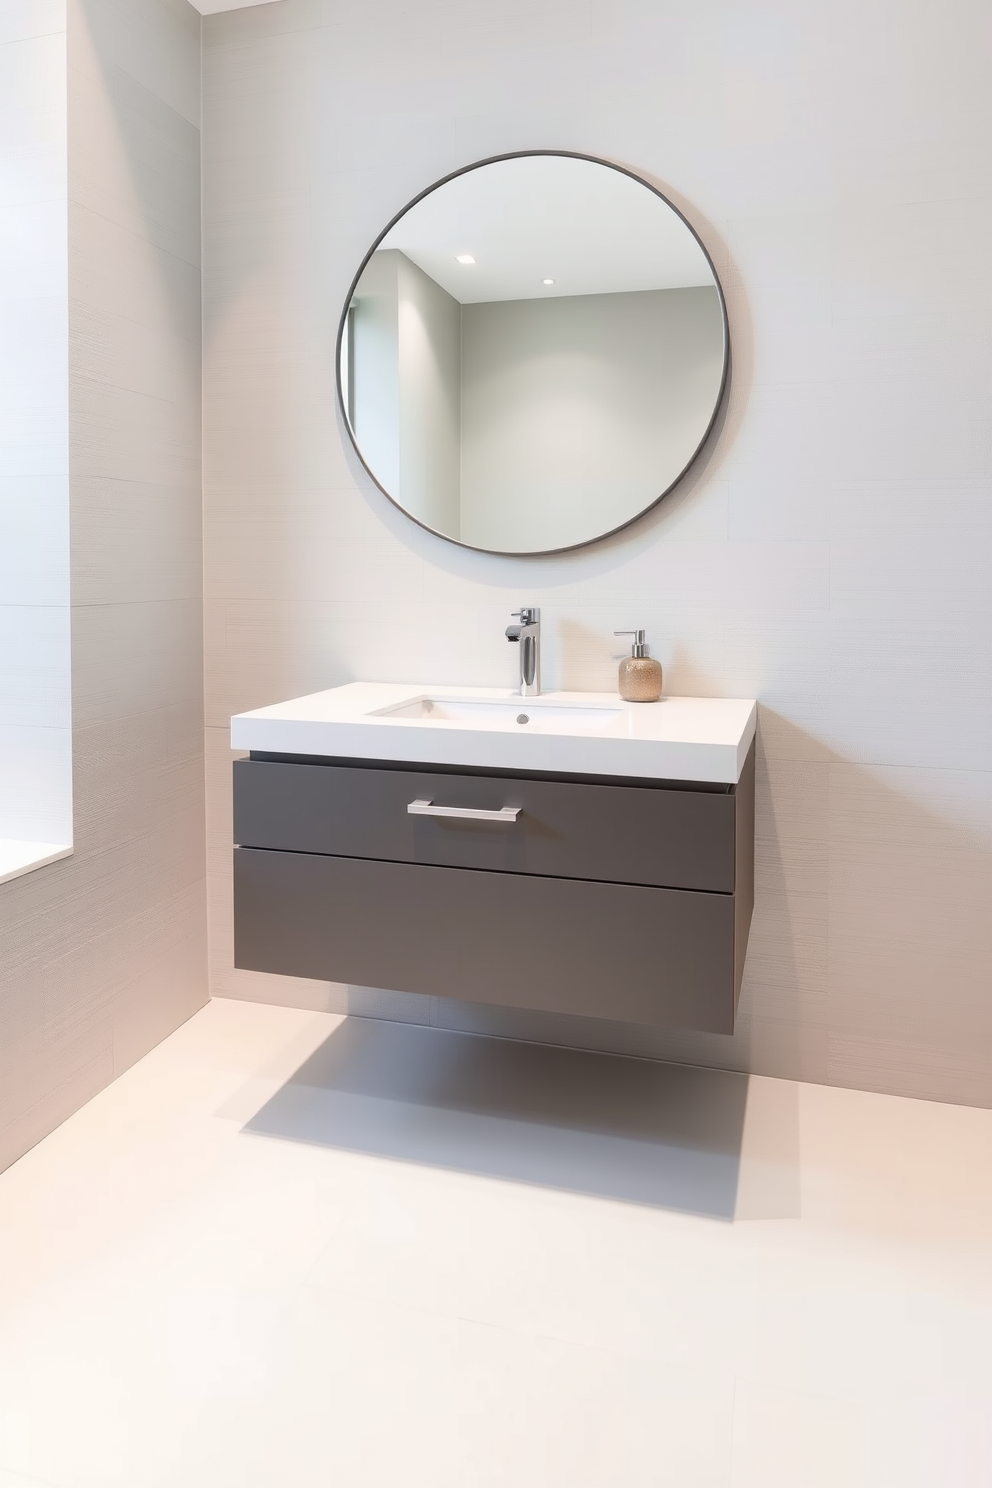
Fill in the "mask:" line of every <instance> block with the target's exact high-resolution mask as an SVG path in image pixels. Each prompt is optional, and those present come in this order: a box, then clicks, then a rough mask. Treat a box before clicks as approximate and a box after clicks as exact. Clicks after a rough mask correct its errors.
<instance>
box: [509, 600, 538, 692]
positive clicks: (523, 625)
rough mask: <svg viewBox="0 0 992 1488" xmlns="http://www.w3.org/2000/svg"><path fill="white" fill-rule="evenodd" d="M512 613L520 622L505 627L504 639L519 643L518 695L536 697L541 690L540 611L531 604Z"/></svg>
mask: <svg viewBox="0 0 992 1488" xmlns="http://www.w3.org/2000/svg"><path fill="white" fill-rule="evenodd" d="M513 613H514V615H515V616H516V618H517V619H518V620H519V621H520V624H519V625H508V626H507V627H506V639H507V640H508V641H518V642H519V643H520V658H519V659H520V688H519V692H520V696H521V697H537V696H538V694H539V693H540V691H541V612H540V610H538V609H535V608H534V607H533V605H531V606H529V607H528V608H526V609H522V610H514V611H513Z"/></svg>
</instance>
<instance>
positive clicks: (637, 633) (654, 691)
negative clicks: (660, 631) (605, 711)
mask: <svg viewBox="0 0 992 1488" xmlns="http://www.w3.org/2000/svg"><path fill="white" fill-rule="evenodd" d="M613 634H614V635H618V636H621V635H629V636H633V637H634V644H633V645H632V646H631V648H630V655H629V656H625V657H624V659H623V661H621V663H620V673H619V677H618V680H617V687H618V690H619V692H620V696H621V697H622V698H623V699H624V701H625V702H627V703H656V702H657V701H658V699H659V698H660V697H661V662H660V661H655V659H654V657H653V656H649V655H648V648H647V645H646V644H645V640H644V632H643V630H615V631H614V632H613Z"/></svg>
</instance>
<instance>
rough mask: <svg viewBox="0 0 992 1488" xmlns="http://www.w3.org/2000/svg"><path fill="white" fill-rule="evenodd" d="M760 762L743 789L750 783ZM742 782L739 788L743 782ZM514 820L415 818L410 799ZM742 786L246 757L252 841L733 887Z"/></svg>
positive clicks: (238, 768)
mask: <svg viewBox="0 0 992 1488" xmlns="http://www.w3.org/2000/svg"><path fill="white" fill-rule="evenodd" d="M752 772H753V762H752V761H751V760H749V764H748V769H747V770H746V771H745V775H744V776H742V785H745V786H746V785H747V783H748V782H749V781H751V780H752V779H753V773H752ZM738 789H740V788H738ZM417 800H421V801H430V802H432V803H433V804H434V805H436V806H454V807H468V808H471V809H475V810H480V809H481V810H488V811H498V810H500V809H501V808H503V807H507V806H509V807H518V808H519V815H518V816H517V817H516V819H515V820H513V821H510V820H495V821H478V820H464V819H460V818H452V817H432V816H422V815H411V814H410V813H409V812H408V810H407V807H408V805H409V804H410V803H411V802H414V801H417ZM738 807H739V803H738V800H737V792H708V791H705V790H678V789H668V788H658V787H653V786H642V785H629V786H628V785H613V784H607V785H598V784H586V783H584V782H576V781H570V780H560V781H559V780H531V779H512V778H509V777H506V778H503V777H498V776H487V775H461V774H442V773H439V772H437V773H435V772H431V771H416V770H385V769H374V768H368V767H363V766H352V765H324V764H296V763H290V762H288V761H281V760H279V761H271V760H239V761H237V762H236V763H235V766H234V840H235V842H236V843H238V844H240V845H241V846H244V847H258V848H276V849H280V850H282V851H288V852H309V853H328V854H333V855H335V856H338V857H350V858H376V859H380V860H382V861H389V862H398V863H422V864H430V865H434V866H438V867H442V866H443V867H449V868H475V869H488V870H492V871H496V872H502V873H521V874H538V875H542V876H546V877H552V878H574V879H595V880H598V881H600V882H606V883H618V884H643V885H648V886H651V887H659V888H661V887H663V888H678V889H698V890H704V891H709V892H715V893H723V894H729V893H732V892H733V891H734V888H735V882H736V877H737V872H736V868H735V848H736V842H737V836H738V829H737V819H738Z"/></svg>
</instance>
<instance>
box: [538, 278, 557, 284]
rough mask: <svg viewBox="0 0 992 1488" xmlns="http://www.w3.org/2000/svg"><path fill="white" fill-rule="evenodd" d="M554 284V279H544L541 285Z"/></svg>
mask: <svg viewBox="0 0 992 1488" xmlns="http://www.w3.org/2000/svg"><path fill="white" fill-rule="evenodd" d="M554 282H555V281H554V280H553V279H542V280H541V283H542V284H554Z"/></svg>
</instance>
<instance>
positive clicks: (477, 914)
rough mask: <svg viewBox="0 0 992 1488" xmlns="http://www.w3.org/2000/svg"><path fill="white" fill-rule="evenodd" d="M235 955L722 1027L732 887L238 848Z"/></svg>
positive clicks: (325, 974) (545, 1005)
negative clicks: (653, 884)
mask: <svg viewBox="0 0 992 1488" xmlns="http://www.w3.org/2000/svg"><path fill="white" fill-rule="evenodd" d="M234 941H235V964H236V965H237V966H239V967H241V968H243V969H245V970H248V971H266V972H276V973H281V974H283V975H287V976H301V977H311V978H314V979H316V980H318V981H337V982H353V983H357V984H359V985H362V986H372V987H387V988H390V989H392V990H394V991H401V992H420V993H427V994H430V995H433V996H438V997H451V998H456V999H458V1000H461V1001H467V1002H485V1003H495V1004H500V1005H503V1006H509V1007H522V1008H532V1009H539V1010H543V1011H548V1012H562V1013H575V1014H578V1015H580V1016H583V1017H594V1018H614V1019H617V1020H619V1021H621V1022H629V1023H643V1024H655V1025H659V1026H674V1027H682V1028H697V1029H703V1030H707V1031H709V1032H713V1033H731V1032H732V1031H733V1026H734V896H733V895H731V894H703V893H694V892H691V891H686V890H679V889H656V888H644V887H640V886H637V885H629V884H609V883H587V882H583V881H581V880H575V879H556V878H538V877H529V876H524V875H520V874H515V873H488V872H483V871H465V870H459V869H451V868H435V867H427V866H423V865H421V864H412V863H386V862H377V861H369V860H363V859H360V858H335V857H327V856H318V855H316V854H310V853H290V852H270V851H265V850H262V849H256V848H237V849H236V850H235V854H234Z"/></svg>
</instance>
